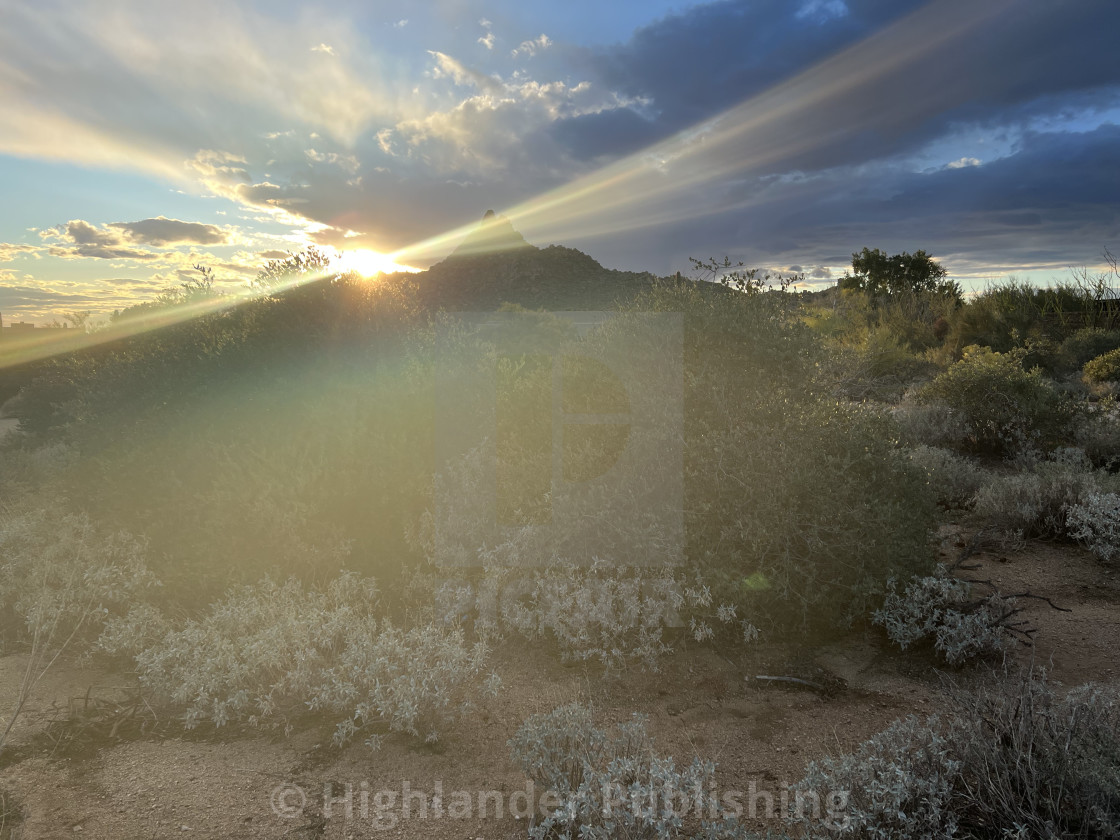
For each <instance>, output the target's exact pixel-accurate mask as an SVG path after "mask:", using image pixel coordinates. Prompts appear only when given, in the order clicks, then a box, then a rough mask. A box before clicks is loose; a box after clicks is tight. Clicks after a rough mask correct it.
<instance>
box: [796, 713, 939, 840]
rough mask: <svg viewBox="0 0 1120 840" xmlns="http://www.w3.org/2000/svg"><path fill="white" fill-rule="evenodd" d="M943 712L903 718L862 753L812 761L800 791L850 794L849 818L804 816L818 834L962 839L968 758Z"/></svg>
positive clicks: (809, 830)
mask: <svg viewBox="0 0 1120 840" xmlns="http://www.w3.org/2000/svg"><path fill="white" fill-rule="evenodd" d="M942 731H943V728H942V725H941V721H940V720H939V719H938V718H936V717H931V718H928V719H927V720H925V721H921V720H919V719H918V718H915V717H908V718H906V719H905V720H900V721H897V722H896V723H894V724H892V725H891V726H890V727H889V728H888V729H886V730H885V731H883V732H881V733H879V734H878V735H876V736H875V737H873V738H871V739H870V740H869V741H867V742H865V743H864V744H862V745H861V746H860V748H859V750H857V751H856V752H855V753H853V754H851V755H844V756H839V757H837V758H826V759H823V760H821V761H815V762H813V763H812V764H810V765H809V767H808V768H807V770H806V772H805V778H804V779H802V781H801V782H800V783H799V784H798V785H797V787H796V789H797V790H803V791H817V790H822V789H827V790H844V791H847V792H848V809H847V817H848V820H847V821H846V822H845V823H844V824H843V825H840V826H834V827H831V828H830V827H829V826H826V825H823V824H820V823H813V822H810V821H808V820H804V819H799V822H802V823H803V824H804V828H805V832H806V836H807V837H810V838H833V837H834V838H858V839H859V840H896V838H905V839H906V840H942V838H946V837H954V836H956V834H957V831H958V821H959V819H960V815H959V813H958V811H957V808H956V807H955V804H956V803H955V802H954V800H953V793H954V788H955V786H956V784H957V779H958V776H959V774H960V771H961V761H960V760H959V759H957V758H954V757H953V756H952V741H951V740H950V739H949V738H947V737H946V736H945V735H944V734H942Z"/></svg>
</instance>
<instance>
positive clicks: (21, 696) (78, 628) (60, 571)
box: [0, 509, 156, 751]
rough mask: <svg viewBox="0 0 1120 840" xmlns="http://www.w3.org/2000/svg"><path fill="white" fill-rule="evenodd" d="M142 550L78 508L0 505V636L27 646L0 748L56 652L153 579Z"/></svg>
mask: <svg viewBox="0 0 1120 840" xmlns="http://www.w3.org/2000/svg"><path fill="white" fill-rule="evenodd" d="M145 555H146V547H145V545H144V543H143V542H142V541H141V540H138V539H136V538H135V537H133V536H132V535H131V534H127V533H125V532H118V533H115V534H114V533H106V532H105V531H103V530H101V529H99V528H97V527H96V526H95V525H94V524H93V522H91V521H90V518H89V517H88V516H87V515H85V514H81V513H63V514H61V515H60V514H58V513H54V512H48V511H47V510H44V509H30V510H2V509H0V640H7V639H16V640H19V641H20V642H23V643H24V644H25V645H26V649H27V661H26V664H25V666H24V667H23V668H22V675H21V677H20V678H19V679H18V680H15V681H14V682H15V683H16V685H15V687H14V688H15V692H14V695H15V700H14V703H13V707H12V708H11V709H10V710H8V714H7V715H6V719H5V721H4V728H3V729H2V730H0V751H2V750H3V748H4V744H5V742H6V741H7V740H8V738H9V736H10V735H11V733H12V730H13V728H14V726H15V724H16V721H17V720H18V719H19V717H20V716H21V714H22V712H23V710H24V708H25V706H26V703H27V701H28V699H29V697H30V694H31V689H32V688H33V687H34V685H35V683H37V682H38V681H39V680H40V679H41V678H42V676H43V675H44V674H45V673H46V672H47V671H48V670H50V668H51V666H52V665H53V664H54V663H55V662H56V661H57V660H58V657H59V656H60V655H61V654H62V653H63V652H65V651H66V650H67V649H68V648H71V647H72V646H74V644H75V643H76V642H81V643H87V642H89V641H90V640H91V639H92V638H95V637H96V633H97V631H98V630H99V629H100V628H101V625H102V623H103V622H104V621H106V619H107V618H109V617H110V616H111V615H112V614H113V613H114V612H118V613H119V612H121V611H123V610H124V608H125V607H126V605H127V604H128V603H129V601H131V600H132V599H133V598H134V597H136V596H138V595H139V594H140V593H141V592H142V591H143V590H145V589H147V588H149V587H151V586H154V585H155V584H156V580H155V578H154V576H153V575H152V574H151V572H150V571H149V570H148V568H147V565H146V563H145Z"/></svg>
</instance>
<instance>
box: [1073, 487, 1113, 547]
mask: <svg viewBox="0 0 1120 840" xmlns="http://www.w3.org/2000/svg"><path fill="white" fill-rule="evenodd" d="M1066 520H1067V521H1066V526H1067V528H1068V530H1069V535H1070V536H1071V537H1072V538H1073V539H1075V540H1079V541H1081V542H1082V543H1084V544H1085V546H1086V547H1087V548H1088V549H1089V550H1090V551H1092V552H1093V554H1095V555H1096V556H1097V557H1098V558H1100V559H1101V560H1105V561H1108V560H1112V559H1113V558H1114V557H1116V556H1117V555H1118V554H1120V495H1117V494H1116V493H1095V492H1090V493H1087V494H1085V497H1084V499H1083V500H1082V501H1080V502H1077V503H1074V504H1072V505H1070V508H1069V511H1068V513H1067V515H1066Z"/></svg>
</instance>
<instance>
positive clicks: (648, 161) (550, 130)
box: [0, 0, 1120, 323]
mask: <svg viewBox="0 0 1120 840" xmlns="http://www.w3.org/2000/svg"><path fill="white" fill-rule="evenodd" d="M1118 30H1120V4H1118V3H1117V2H1116V0H1047V2H1041V1H1040V0H983V2H977V0H925V1H924V2H919V0H741V1H740V2H712V3H691V4H690V3H679V2H675V3H670V2H665V1H664V0H611V2H602V0H565V2H564V3H542V2H526V0H517V1H516V2H514V0H485V2H475V0H431V2H427V3H417V2H414V1H413V2H404V1H403V0H378V2H368V0H362V2H357V0H333V2H331V3H329V4H316V3H308V2H295V0H193V1H192V2H191V3H182V2H178V1H177V0H36V2H34V3H32V2H27V0H0V115H2V118H0V313H2V315H3V318H4V321H5V323H11V322H12V321H15V320H26V321H32V322H38V323H46V322H48V321H50V320H52V319H55V318H61V317H62V316H64V315H65V314H66V313H68V312H81V311H90V312H92V313H93V314H94V316H95V317H103V316H105V315H107V314H108V313H109V312H111V311H112V310H114V309H118V308H122V307H125V306H128V305H130V304H134V303H139V302H142V301H144V300H150V299H151V298H152V297H154V296H155V295H157V294H159V293H160V292H161V291H162V290H164V289H167V288H170V287H173V286H175V285H177V284H178V283H181V282H184V281H185V280H188V279H192V278H197V277H198V276H199V275H198V274H197V271H196V270H195V266H198V265H205V266H209V267H211V268H212V269H213V270H214V274H215V276H216V277H217V278H219V281H220V283H221V284H222V285H223V287H224V288H229V289H231V290H232V289H234V288H240V287H243V286H244V284H245V282H246V281H247V280H249V279H251V278H252V277H253V276H254V275H255V274H256V272H257V271H258V270H259V268H260V267H261V266H262V265H263V263H264V262H266V261H267V260H269V259H276V258H282V257H284V256H285V255H286V253H288V252H298V251H300V250H302V249H304V248H305V247H307V246H309V245H315V246H318V247H322V248H327V249H334V250H335V251H337V252H338V255H339V261H340V262H339V264H340V265H344V266H349V267H354V268H358V269H359V270H362V271H363V272H366V273H370V272H374V271H375V270H376V269H377V268H379V267H385V266H391V265H402V266H411V267H417V268H423V267H426V266H428V265H430V264H431V263H433V262H435V261H437V260H439V259H441V258H442V257H444V256H446V254H447V253H448V252H450V250H451V249H452V248H453V247H454V246H455V244H457V242H458V241H459V240H460V239H461V238H462V237H463V235H464V234H465V233H466V232H468V231H469V230H470V229H471V228H472V227H473V226H474V225H476V224H477V223H478V221H479V220H481V218H482V215H483V213H484V212H485V211H486V210H487V209H494V210H496V211H497V212H499V213H501V214H504V215H506V216H508V217H509V218H510V219H511V220H512V221H513V223H514V225H515V226H516V227H517V228H518V230H519V231H520V232H521V233H522V234H523V235H524V236H525V237H526V238H527V239H528V240H529V241H530V242H532V243H533V244H535V245H539V246H542V247H543V246H546V245H549V244H554V243H555V244H562V245H568V246H571V247H575V248H579V249H580V250H583V251H585V252H587V253H588V254H590V255H591V256H593V257H595V258H596V259H597V260H599V261H600V262H601V263H603V264H604V265H605V266H607V267H610V268H622V269H630V270H639V271H651V272H654V273H656V274H669V273H673V272H675V271H682V272H684V273H686V274H687V273H688V272H689V269H690V264H689V257H698V258H707V257H719V258H722V257H723V256H728V257H730V258H731V259H733V260H735V261H739V260H742V261H743V262H745V263H746V264H747V265H749V266H758V267H762V268H767V269H772V270H781V271H788V272H801V273H804V274H805V275H806V278H807V281H808V282H809V283H813V284H818V285H828V284H831V283H834V282H835V280H836V278H838V277H839V276H840V275H841V274H842V273H843V271H844V269H845V268H846V267H848V266H850V261H851V255H852V253H853V252H855V251H859V250H860V249H862V248H863V247H870V248H882V249H883V250H885V251H887V252H888V253H899V252H902V251H914V250H917V249H924V250H925V251H927V252H929V253H931V254H933V255H934V257H935V258H937V259H939V260H940V261H941V262H942V263H943V265H944V266H945V267H946V268H947V269H948V270H949V273H950V276H951V277H953V278H956V279H959V280H961V281H962V282H963V283H964V284H965V285H966V287H969V288H977V287H979V286H983V285H984V284H986V283H989V282H995V281H999V280H1001V279H1003V278H1007V277H1016V278H1018V279H1020V280H1029V281H1031V282H1035V283H1039V284H1044V283H1050V282H1056V281H1062V280H1068V279H1070V276H1071V274H1070V268H1071V267H1075V268H1076V267H1083V266H1087V267H1089V268H1090V269H1091V270H1093V271H1096V270H1100V269H1101V268H1102V267H1103V266H1104V265H1105V262H1104V259H1103V252H1104V249H1105V248H1111V249H1112V250H1113V251H1114V252H1120V60H1117V58H1116V52H1115V38H1116V33H1117V31H1118Z"/></svg>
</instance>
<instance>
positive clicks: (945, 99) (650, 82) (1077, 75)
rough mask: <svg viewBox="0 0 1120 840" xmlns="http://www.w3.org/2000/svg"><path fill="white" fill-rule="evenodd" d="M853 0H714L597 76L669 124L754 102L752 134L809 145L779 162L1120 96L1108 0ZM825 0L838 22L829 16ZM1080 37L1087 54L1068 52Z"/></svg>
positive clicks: (754, 142)
mask: <svg viewBox="0 0 1120 840" xmlns="http://www.w3.org/2000/svg"><path fill="white" fill-rule="evenodd" d="M845 8H846V9H847V14H843V15H840V16H837V14H834V13H837V12H839V10H840V5H838V4H835V3H831V2H820V0H815V2H809V3H806V4H802V5H801V6H800V7H792V6H791V4H789V3H788V2H786V0H756V2H752V3H751V4H749V5H748V4H743V3H737V2H716V3H710V4H705V5H702V6H696V7H693V8H691V9H689V10H688V11H686V12H684V13H681V14H678V15H672V16H669V17H667V18H665V19H663V20H661V21H658V22H656V23H653V24H651V25H649V26H647V27H644V28H642V29H640V30H638V31H637V32H636V33H635V34H634V36H633V37H632V38H631V40H630V41H629V42H628V43H626V44H624V45H622V46H621V47H618V48H616V47H612V48H600V49H596V50H587V51H586V52H585V55H584V59H585V61H586V63H587V66H588V68H589V71H588V72H589V74H590V76H591V78H592V79H593V80H597V81H599V82H600V83H602V84H604V85H605V86H607V87H609V88H611V89H613V90H616V91H618V92H619V93H620V94H622V95H627V96H630V97H633V98H636V99H646V100H648V101H649V102H650V103H651V104H650V106H649V108H648V109H647V112H648V114H649V115H651V117H652V122H653V124H654V126H655V127H656V129H657V130H658V133H659V134H660V136H662V137H668V136H670V135H671V134H673V133H674V132H677V131H680V130H682V129H687V128H689V127H691V126H694V125H696V124H697V123H700V122H702V121H704V120H706V119H711V118H713V117H716V116H717V115H718V114H720V113H721V112H723V111H725V110H726V109H728V108H731V107H734V106H737V105H743V113H742V118H743V119H750V120H753V121H754V122H753V123H752V125H753V128H752V130H751V131H750V132H749V133H744V135H743V140H744V143H745V144H749V145H750V146H753V147H755V148H757V147H758V146H759V145H766V146H770V145H773V146H774V147H775V148H778V147H781V145H782V144H783V143H785V144H787V145H789V146H791V147H793V148H795V149H797V150H798V151H797V152H796V153H794V152H792V151H791V152H789V153H788V154H784V155H782V156H780V157H775V158H774V160H773V162H772V163H771V165H769V166H768V167H767V169H768V171H774V172H780V171H788V170H790V169H795V168H796V169H801V170H811V169H822V168H828V167H834V166H840V165H845V164H851V163H856V162H859V161H867V160H876V159H881V158H883V157H886V156H891V155H899V154H907V153H913V152H914V151H915V150H917V149H918V148H920V147H921V146H923V145H924V144H926V143H928V142H930V141H931V140H933V139H935V138H938V137H940V136H943V135H944V134H946V133H948V132H949V131H951V130H960V129H961V128H962V127H963V126H974V127H986V128H988V129H989V130H994V129H995V128H996V127H999V126H1006V125H1012V124H1018V125H1025V124H1027V123H1028V122H1029V121H1030V120H1031V119H1034V118H1038V117H1044V116H1047V115H1060V114H1061V113H1062V111H1063V110H1068V109H1069V107H1070V105H1071V100H1070V97H1073V96H1076V97H1081V100H1082V101H1081V107H1083V108H1093V107H1108V106H1112V105H1114V104H1115V102H1116V95H1117V89H1118V86H1120V64H1118V63H1117V62H1115V61H1114V60H1113V59H1112V56H1113V50H1112V49H1111V48H1110V46H1109V42H1110V40H1111V33H1112V31H1113V30H1112V27H1109V26H1106V25H1103V24H1104V21H1105V20H1108V19H1109V17H1110V16H1111V15H1112V14H1113V12H1111V11H1110V9H1111V8H1112V6H1111V5H1110V3H1109V0H1084V2H1080V3H1078V4H1075V5H1072V6H1070V5H1061V6H1054V5H1049V6H1039V7H1037V8H1032V9H1031V11H1030V13H1029V14H1024V13H1023V10H1022V8H1021V5H1020V4H1019V3H1017V2H1012V0H992V2H991V3H986V4H982V5H981V4H969V3H966V2H963V0H939V2H933V3H925V4H923V3H920V2H918V0H898V2H892V3H886V2H884V0H852V2H849V3H847V4H846V6H845ZM823 12H829V14H830V15H831V18H830V19H829V21H828V25H827V26H822V25H818V23H817V22H816V21H815V20H814V18H815V17H819V15H820V14H821V13H823ZM1023 44H1031V45H1032V48H1031V49H1029V50H1024V49H1023ZM1071 44H1076V45H1077V53H1078V55H1079V56H1082V59H1081V60H1078V61H1070V60H1069V49H1070V45H1071ZM946 49H951V51H952V55H953V60H952V61H947V60H944V59H943V56H944V55H945V52H944V50H946ZM799 74H805V75H804V76H803V77H802V76H799ZM799 78H803V79H804V81H805V84H799V83H798V81H797V80H798V79H799ZM777 85H782V88H776V87H775V86H777ZM779 92H780V93H781V95H780V96H778V95H777V94H778V93H779ZM814 92H815V93H818V94H821V95H819V96H814V95H813V94H814ZM771 94H774V95H771ZM752 98H757V101H756V105H757V107H754V108H750V107H749V105H750V103H751V102H752ZM810 139H812V140H813V142H809V141H810ZM791 140H792V141H794V142H793V143H791V142H790V141H791Z"/></svg>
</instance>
